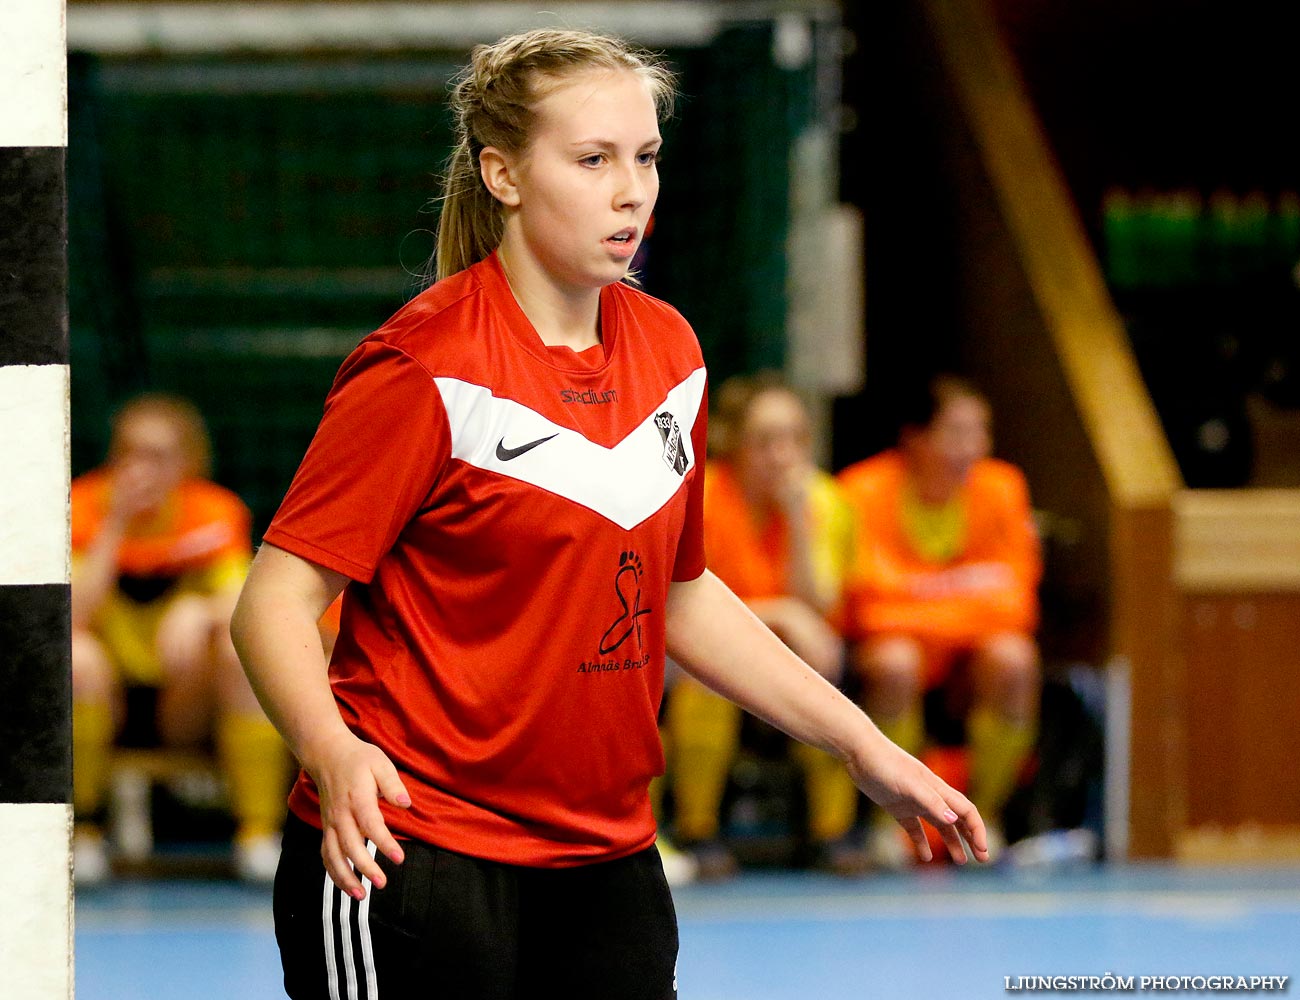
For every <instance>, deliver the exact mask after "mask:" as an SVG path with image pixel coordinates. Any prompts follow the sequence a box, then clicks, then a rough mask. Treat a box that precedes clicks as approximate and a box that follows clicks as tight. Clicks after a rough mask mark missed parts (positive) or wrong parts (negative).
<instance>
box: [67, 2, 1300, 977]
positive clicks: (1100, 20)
mask: <svg viewBox="0 0 1300 1000" xmlns="http://www.w3.org/2000/svg"><path fill="white" fill-rule="evenodd" d="M543 7H546V9H547V11H548V12H546V13H543V12H542V8H543ZM1209 8H1210V5H1208V4H1195V3H1193V4H1188V3H1174V2H1172V0H1141V2H1128V3H1120V2H1119V0H1091V2H1088V0H1068V2H1048V0H877V2H873V3H871V4H857V3H844V4H840V3H834V2H830V0H762V2H746V3H722V2H718V3H710V2H704V0H669V2H660V3H653V2H643V0H627V2H607V3H565V4H553V5H541V4H528V3H513V2H503V0H498V2H485V3H436V2H409V3H361V2H358V3H341V2H339V3H317V4H303V3H275V4H265V3H262V4H253V3H249V4H239V3H212V2H194V3H184V2H171V3H152V2H143V0H136V2H90V0H75V2H70V3H69V6H68V21H67V26H68V48H69V61H68V72H69V77H68V90H69V104H68V115H69V134H70V139H69V143H68V150H67V186H68V270H69V292H68V302H69V324H70V352H71V369H70V370H71V393H72V436H71V468H72V472H73V474H77V473H80V472H82V471H85V470H86V469H88V468H90V467H91V466H93V465H94V464H96V463H97V462H98V461H99V460H100V459H101V458H102V455H103V453H104V448H105V445H106V431H107V419H108V417H109V415H110V414H111V412H112V410H113V408H114V407H115V406H116V405H117V404H118V403H120V402H121V401H122V400H123V399H125V398H127V397H128V396H130V395H131V394H133V393H135V392H138V391H140V390H142V389H153V388H157V389H165V390H169V391H175V392H179V393H182V394H184V395H186V396H188V397H190V398H191V399H193V400H194V401H195V402H196V403H197V404H198V405H199V406H200V408H201V409H202V411H203V413H204V415H205V417H206V418H207V419H208V421H209V423H210V425H211V427H212V430H213V434H214V439H215V445H216V449H215V450H216V476H215V478H216V479H217V480H218V481H220V482H222V483H223V484H225V485H227V486H229V487H231V488H232V489H235V490H236V491H237V492H239V493H240V494H241V495H242V496H243V497H244V498H245V499H246V500H247V501H248V503H249V504H250V506H251V507H252V508H253V511H254V517H255V520H256V528H257V529H258V530H259V531H260V529H261V528H263V527H265V525H266V523H267V521H268V520H269V517H270V515H271V513H272V512H273V510H274V508H275V506H276V504H277V503H278V500H279V498H280V496H281V494H282V492H283V490H284V488H285V486H286V485H287V483H288V481H289V477H290V476H291V474H292V472H293V469H294V468H295V466H296V463H297V460H298V458H299V457H300V455H301V453H302V451H303V449H304V447H305V444H306V442H307V440H308V439H309V437H310V434H311V432H312V430H313V428H314V426H315V423H316V420H317V419H318V416H319V412H320V405H321V399H322V398H323V395H324V392H325V390H326V389H327V387H328V385H329V382H330V379H331V378H332V375H333V372H334V370H335V368H336V367H337V365H338V363H339V361H340V360H341V359H342V357H343V356H344V355H345V354H346V353H347V352H348V350H349V349H350V348H351V346H352V345H353V344H355V343H356V341H357V340H358V339H359V338H360V337H362V336H364V335H365V333H367V332H368V331H369V330H371V329H373V328H374V327H375V326H377V325H378V324H379V323H380V322H382V321H383V319H384V318H385V317H386V316H387V315H388V314H389V313H391V312H392V311H393V310H394V309H395V308H396V307H397V306H398V305H400V304H401V303H402V302H403V301H404V300H405V299H406V298H408V297H409V296H410V295H412V294H413V293H414V291H415V290H416V289H418V288H419V287H420V282H421V280H422V279H421V273H422V271H423V269H424V268H425V266H426V264H427V260H428V257H429V254H430V252H431V248H432V238H431V235H430V234H431V230H432V227H433V222H434V219H435V217H436V205H435V203H434V197H435V194H436V191H437V174H438V171H439V168H440V166H441V162H442V159H443V157H444V156H445V153H446V150H447V142H448V121H447V117H446V112H445V107H444V104H443V100H442V95H443V93H444V90H445V85H446V82H447V79H448V76H449V74H450V73H451V72H452V71H453V69H454V68H455V67H456V66H457V65H459V63H460V62H461V61H462V60H463V57H464V54H465V52H466V51H467V50H468V47H469V46H470V45H472V44H473V43H474V42H476V41H479V40H487V39H491V38H495V37H497V36H498V35H500V34H502V33H504V32H506V31H509V30H513V29H517V28H523V27H529V26H533V25H536V24H539V23H562V24H571V25H582V26H596V27H602V28H607V29H609V30H613V31H616V32H619V33H622V34H625V35H627V36H629V37H631V38H633V39H634V40H636V41H638V42H640V43H642V44H645V45H647V46H650V47H653V48H656V49H660V50H662V51H664V52H665V53H666V54H667V56H668V57H669V59H670V60H671V62H672V63H673V64H674V66H675V67H676V68H677V69H678V70H679V72H680V74H681V83H682V92H683V99H682V101H681V102H680V105H679V107H678V109H677V113H676V115H675V116H674V118H673V120H672V121H671V122H670V123H669V124H668V126H667V130H666V139H667V143H666V146H665V155H664V162H663V164H662V167H661V174H662V178H663V190H662V195H661V199H660V202H659V206H658V209H657V213H656V224H655V228H654V231H653V234H652V236H651V237H650V240H649V251H648V256H647V259H646V262H645V266H644V281H645V284H646V286H647V289H648V290H649V291H651V292H652V293H653V294H656V295H660V296H662V297H664V298H666V299H668V300H669V301H671V302H673V303H674V304H675V305H677V306H678V307H679V308H680V309H681V311H682V312H683V313H684V314H685V315H686V317H687V318H688V319H689V320H690V321H691V322H692V324H693V325H694V327H695V328H696V330H697V331H698V333H699V334H700V338H701V341H702V344H703V347H704V350H705V355H706V359H707V361H708V363H709V366H710V370H711V377H712V379H713V381H714V382H715V384H716V383H717V382H718V381H720V380H721V379H722V378H724V377H726V376H727V375H729V374H733V373H737V372H743V371H752V370H755V369H758V368H764V367H778V368H784V369H785V370H786V371H787V372H788V373H789V374H790V376H791V377H792V379H794V380H795V382H796V383H797V384H799V385H800V386H801V387H802V388H803V389H804V390H806V392H807V394H808V397H809V399H810V400H811V401H812V402H813V405H814V408H815V412H816V414H817V417H818V422H819V442H820V450H821V454H822V456H823V458H824V460H825V462H826V463H827V465H828V466H830V467H834V468H838V467H841V466H843V465H845V464H847V463H849V462H851V461H854V460H856V459H858V458H861V457H863V456H865V455H866V454H868V453H870V452H872V451H874V450H876V449H878V448H879V447H881V446H883V445H884V444H885V443H886V440H885V435H886V433H887V431H888V428H889V420H888V415H889V413H890V409H891V405H892V404H893V402H894V401H895V398H896V392H897V387H898V386H899V385H900V384H901V383H902V381H903V380H904V378H905V376H907V375H908V374H910V373H912V372H914V371H915V370H917V369H918V368H920V367H922V366H925V365H930V366H933V367H943V366H947V367H961V368H964V369H966V370H968V371H970V372H971V373H972V374H973V375H975V376H976V377H977V378H978V379H979V380H980V382H981V384H982V385H984V386H985V387H986V388H987V390H988V392H989V395H990V397H991V399H992V402H993V407H994V411H995V413H996V414H997V424H996V436H997V450H998V453H999V455H1001V456H1002V457H1005V458H1008V459H1010V460H1012V461H1014V462H1016V463H1017V464H1019V465H1020V466H1021V467H1022V468H1024V469H1025V470H1026V473H1027V475H1028V478H1029V482H1030V484H1031V488H1032V491H1033V496H1034V501H1035V506H1036V508H1037V511H1038V514H1039V523H1040V528H1041V529H1042V531H1043V535H1044V541H1045V546H1046V551H1047V556H1048V564H1047V565H1048V572H1047V577H1046V579H1045V581H1044V585H1043V593H1042V598H1043V602H1044V610H1045V621H1044V627H1043V633H1042V635H1041V636H1040V639H1041V642H1042V646H1043V649H1044V655H1045V659H1046V663H1047V669H1048V691H1049V693H1050V695H1051V697H1053V698H1054V699H1056V701H1055V702H1054V704H1055V705H1056V706H1057V707H1058V708H1059V711H1057V712H1056V713H1055V714H1053V715H1050V716H1045V719H1046V720H1047V722H1050V723H1051V725H1050V726H1049V725H1047V724H1045V726H1044V732H1045V741H1051V740H1055V742H1054V743H1051V744H1050V745H1045V746H1044V747H1042V748H1040V751H1041V752H1040V764H1041V770H1040V779H1041V780H1036V781H1035V782H1033V783H1032V786H1031V787H1030V788H1029V790H1027V791H1026V793H1025V795H1024V796H1022V799H1021V801H1020V804H1019V809H1020V811H1019V814H1018V815H1019V820H1018V823H1019V825H1020V830H1019V832H1020V833H1021V834H1024V835H1029V836H1034V835H1038V836H1039V837H1040V839H1039V840H1037V841H1035V842H1034V843H1035V845H1036V847H1037V849H1038V853H1037V855H1036V856H1032V857H1031V856H1029V853H1028V852H1026V855H1025V857H1024V858H1022V861H1024V864H1023V866H1022V867H1019V868H1015V867H1011V866H1002V867H999V868H997V869H995V870H992V871H985V872H979V873H974V872H959V871H956V870H954V869H949V868H946V867H943V866H936V867H935V868H934V869H933V870H926V871H918V872H910V873H905V874H899V875H892V874H891V875H888V876H886V875H875V876H868V877H867V878H865V879H863V880H860V881H853V882H844V881H837V880H833V879H830V878H828V877H826V876H820V875H813V874H810V873H806V872H797V871H794V870H792V869H791V868H789V867H788V866H785V865H784V864H782V863H781V862H782V860H783V856H782V854H781V851H780V848H779V841H780V839H781V830H782V828H781V823H782V821H783V819H785V818H786V817H784V816H783V814H782V813H781V812H780V806H779V798H780V796H779V794H777V793H779V791H780V789H781V783H782V781H784V780H785V779H786V778H787V777H788V776H787V775H784V774H783V773H782V772H780V770H779V769H774V768H770V767H769V768H767V769H766V770H763V771H762V772H761V778H760V779H759V780H758V781H757V783H756V784H755V785H754V786H753V787H751V788H749V789H748V790H747V792H748V794H749V799H748V800H747V801H741V800H743V799H744V797H745V793H746V790H745V789H740V790H739V791H737V792H736V793H735V795H734V799H735V800H736V801H735V802H733V809H732V814H731V815H732V821H733V831H732V832H733V833H734V835H735V836H736V838H737V840H738V842H745V840H746V838H748V843H749V844H750V847H751V857H752V858H753V859H755V860H756V861H757V862H761V863H759V864H756V865H754V866H752V867H751V869H750V870H748V871H747V873H746V874H745V875H744V876H743V877H742V878H741V879H740V880H739V881H737V882H734V883H731V884H729V885H727V886H724V887H709V886H691V887H689V888H687V889H685V890H683V891H682V892H681V894H680V898H679V904H680V908H681V916H682V928H683V950H682V966H681V981H682V996H683V997H693V998H718V1000H723V998H725V1000H739V998H786V997H791V998H793V997H826V998H831V997H848V996H859V995H878V996H886V997H892V996H902V995H904V994H906V993H912V992H915V991H917V990H920V991H923V992H931V991H938V990H940V989H945V990H946V989H955V990H961V991H963V992H964V993H966V994H968V995H972V996H993V995H1000V994H1002V993H1003V992H1004V991H1005V990H1006V989H1007V984H1006V982H1005V981H1004V977H1011V978H1012V981H1013V982H1014V981H1015V977H1017V976H1022V975H1023V976H1029V975H1046V976H1051V975H1097V976H1102V975H1104V974H1106V973H1108V972H1109V973H1114V974H1117V975H1132V976H1138V977H1141V976H1143V975H1162V976H1171V975H1179V976H1181V975H1197V974H1200V975H1211V974H1214V975H1222V974H1226V973H1231V974H1234V975H1236V974H1241V975H1246V976H1250V975H1291V974H1296V973H1300V948H1297V947H1296V942H1300V874H1297V869H1296V868H1295V867H1293V866H1295V865H1296V864H1297V863H1300V742H1297V741H1296V740H1295V739H1294V733H1295V731H1296V730H1297V728H1300V699H1297V698H1296V697H1295V695H1294V680H1293V678H1294V676H1295V670H1296V668H1297V667H1298V666H1300V662H1298V660H1300V654H1297V652H1296V651H1297V649H1300V346H1298V344H1300V287H1298V286H1297V280H1300V275H1297V274H1296V272H1295V268H1296V266H1297V264H1300V201H1298V200H1297V195H1296V190H1297V187H1300V162H1297V160H1296V158H1295V153H1294V151H1293V150H1291V149H1290V146H1289V144H1288V143H1287V142H1286V141H1285V134H1286V132H1287V131H1288V128H1289V125H1288V122H1289V121H1290V119H1291V118H1292V117H1293V115H1292V113H1291V109H1290V107H1289V106H1288V102H1287V86H1288V83H1287V79H1286V74H1285V70H1284V67H1285V66H1286V65H1288V60H1289V59H1290V58H1291V54H1290V52H1289V50H1288V49H1287V47H1286V45H1285V43H1284V42H1283V41H1281V40H1282V39H1286V38H1288V37H1289V38H1291V39H1294V38H1295V37H1296V35H1295V34H1294V28H1295V27H1296V25H1295V24H1294V20H1295V19H1294V15H1286V14H1276V13H1269V10H1270V8H1267V7H1265V6H1264V5H1252V4H1247V5H1245V6H1243V7H1242V8H1240V12H1239V13H1234V14H1232V15H1231V16H1229V15H1227V14H1223V13H1222V12H1219V13H1218V14H1216V16H1215V18H1211V17H1210V11H1209ZM1269 18H1280V19H1282V20H1278V21H1276V22H1274V21H1270V20H1269ZM1288 19H1289V20H1288ZM1284 22H1285V23H1284ZM201 791H202V790H201V789H200V793H201ZM196 797H198V798H202V794H199V793H196ZM168 801H169V800H159V801H157V802H155V805H156V807H157V809H156V812H155V816H154V819H155V820H156V821H157V823H158V824H159V828H158V834H159V836H158V838H157V839H158V840H159V848H160V852H159V856H158V857H155V858H153V859H150V860H149V861H148V863H143V864H139V865H135V866H133V867H131V868H130V871H128V872H126V873H125V874H126V876H127V877H125V878H123V879H120V880H118V881H117V882H116V883H114V884H112V885H110V886H109V887H107V888H104V889H100V890H96V891H95V892H94V893H87V894H84V895H82V896H79V897H78V899H77V936H76V944H77V961H78V966H77V986H78V992H79V994H80V996H82V997H83V998H92V1000H95V998H100V997H134V996H139V997H170V996H176V997H182V996H183V997H205V996H213V997H216V996H230V995H240V996H250V997H253V996H267V997H270V996H277V995H279V992H278V982H277V979H276V976H277V970H276V965H277V959H276V954H275V950H274V942H273V940H272V938H271V934H270V929H269V906H268V903H267V898H266V894H265V893H261V892H259V891H257V890H253V889H249V888H244V887H240V886H237V885H233V884H229V883H227V882H225V881H223V880H222V879H220V878H215V879H214V878H212V876H219V875H221V874H222V872H223V867H222V860H221V855H220V845H219V844H214V843H213V842H212V838H211V837H208V838H207V839H206V840H205V831H204V830H202V829H196V827H195V826H194V818H193V813H194V810H190V812H189V814H187V815H185V816H181V815H179V813H175V814H173V813H174V812H175V811H173V812H169V811H168V810H169V809H170V806H169V804H168ZM737 803H739V805H737ZM168 822H171V823H172V826H171V827H170V829H168V828H167V827H166V824H167V823H168ZM187 824H188V825H187ZM1065 828H1070V829H1075V830H1083V831H1086V832H1088V833H1089V834H1091V835H1092V839H1091V840H1089V839H1086V838H1085V839H1082V840H1080V839H1076V840H1074V841H1068V840H1065V839H1063V838H1061V837H1059V836H1057V837H1053V836H1052V834H1053V832H1058V833H1059V831H1060V830H1062V829H1065ZM773 843H776V844H777V845H778V846H777V847H775V848H774V847H773V846H772V845H773ZM1071 843H1073V844H1078V843H1084V844H1093V843H1095V844H1097V845H1098V846H1097V849H1096V851H1095V852H1091V851H1090V850H1087V849H1085V850H1084V851H1082V852H1079V851H1077V850H1075V851H1073V852H1071V850H1070V849H1069V844H1071ZM168 850H170V851H171V852H172V853H171V854H168V853H167V852H168ZM1080 853H1082V854H1083V855H1084V856H1083V857H1081V856H1080ZM1092 853H1095V854H1096V855H1098V856H1101V857H1104V858H1105V861H1104V862H1102V863H1093V859H1092V857H1091V856H1090V855H1091V854H1092ZM205 991H208V992H205Z"/></svg>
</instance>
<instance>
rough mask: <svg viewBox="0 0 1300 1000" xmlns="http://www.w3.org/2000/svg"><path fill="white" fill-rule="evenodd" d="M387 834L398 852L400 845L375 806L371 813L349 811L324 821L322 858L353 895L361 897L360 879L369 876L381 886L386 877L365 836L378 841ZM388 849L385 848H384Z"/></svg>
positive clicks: (349, 893) (376, 885) (335, 876)
mask: <svg viewBox="0 0 1300 1000" xmlns="http://www.w3.org/2000/svg"><path fill="white" fill-rule="evenodd" d="M380 837H383V838H387V840H388V841H390V842H391V846H392V847H393V848H394V849H396V850H397V853H398V854H399V855H400V853H401V848H400V847H398V846H397V841H396V840H394V839H393V836H392V834H391V833H389V832H388V828H387V826H385V825H384V821H383V817H382V816H380V815H379V809H378V807H375V809H374V814H373V815H363V816H360V817H357V818H355V819H354V818H353V816H352V815H351V814H343V815H340V816H336V817H335V819H334V822H332V823H327V824H326V829H325V834H324V837H323V838H322V840H321V858H322V860H323V861H324V862H325V869H326V870H327V871H328V872H329V874H330V878H331V879H333V881H334V884H335V885H337V886H338V887H339V888H340V889H342V890H343V891H344V892H346V893H347V894H348V895H349V896H352V897H353V898H354V899H364V898H365V891H364V888H363V886H362V884H361V879H363V878H365V879H369V880H370V882H371V883H372V884H373V885H374V887H375V888H376V889H382V888H383V887H384V886H385V885H386V884H387V883H388V878H387V876H386V875H384V872H383V869H381V868H380V867H379V862H378V861H376V860H375V858H374V857H373V856H372V855H371V853H370V848H369V846H367V843H366V841H367V838H368V839H369V840H371V841H373V842H374V843H375V845H376V846H378V845H379V843H380V840H379V838H380ZM385 853H387V852H385Z"/></svg>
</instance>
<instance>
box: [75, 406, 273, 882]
mask: <svg viewBox="0 0 1300 1000" xmlns="http://www.w3.org/2000/svg"><path fill="white" fill-rule="evenodd" d="M210 465H211V454H210V444H209V440H208V435H207V430H206V428H205V427H204V424H203V419H202V417H201V416H200V415H199V412H198V410H197V409H195V407H194V406H192V405H191V404H190V403H189V402H187V401H185V400H183V399H179V398H175V397H171V396H165V395H160V394H150V395H144V396H139V397H137V398H135V399H133V400H131V401H130V402H128V403H127V404H126V405H125V406H124V407H123V408H122V409H121V410H120V411H119V412H118V414H117V415H116V417H115V418H114V421H113V427H112V434H111V440H110V445H109V455H108V461H107V463H106V464H105V465H104V466H102V467H101V468H99V469H96V470H94V471H92V472H89V473H87V474H86V475H84V476H81V477H79V478H77V479H76V480H75V481H74V482H73V484H72V630H73V631H72V683H73V759H74V770H73V804H74V808H75V812H76V816H77V836H76V842H75V843H76V858H75V860H76V864H77V875H78V879H79V881H80V882H82V884H86V883H88V882H94V881H97V880H99V879H102V878H104V877H105V876H106V875H107V874H108V863H107V852H106V850H105V847H104V842H103V836H102V833H101V827H100V822H101V821H102V819H103V813H104V811H105V798H106V793H107V788H108V785H109V782H110V778H111V773H110V772H111V763H112V751H113V747H114V744H116V745H119V746H123V747H133V748H153V747H163V748H191V747H200V746H202V745H204V743H205V741H207V740H208V739H212V740H213V742H214V743H215V748H216V755H217V760H218V763H219V766H220V769H221V771H222V773H223V775H224V777H225V780H226V783H227V787H228V791H229V801H230V808H231V812H232V813H233V815H234V818H235V820H236V822H237V831H236V839H235V860H236V865H237V868H238V870H239V872H240V874H241V876H243V877H246V878H249V879H252V880H258V881H264V880H268V879H270V878H271V877H272V876H273V875H274V870H275V864H276V862H277V860H278V854H279V842H278V841H279V831H280V826H281V823H282V820H283V817H284V811H285V801H286V789H287V787H288V768H289V761H288V754H287V752H286V750H285V748H284V745H283V743H282V742H281V740H280V737H279V735H278V734H277V733H276V731H275V729H274V728H273V727H272V726H271V724H270V722H268V721H267V719H266V717H265V716H264V715H263V714H262V711H261V709H260V708H259V706H258V704H257V701H256V699H255V698H254V696H253V692H252V690H251V689H250V688H249V686H248V682H247V680H246V679H245V677H244V672H243V670H242V669H241V668H240V665H239V661H238V659H237V658H236V656H235V652H234V647H233V646H232V645H231V642H230V636H229V621H230V614H231V611H232V610H233V608H234V603H235V599H236V598H237V597H238V595H239V589H240V586H241V585H242V583H243V580H244V576H245V574H246V572H247V569H248V565H249V562H250V560H251V557H252V549H251V543H250V528H251V526H250V516H249V512H248V509H247V508H246V507H245V506H244V504H243V503H242V502H241V501H240V500H239V498H238V497H236V496H235V495H234V494H233V493H231V492H230V491H228V490H226V489H223V488H222V487H220V486H217V485H216V484H214V483H211V482H209V481H208V480H207V479H206V478H205V477H206V476H207V475H208V474H209V467H210Z"/></svg>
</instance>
